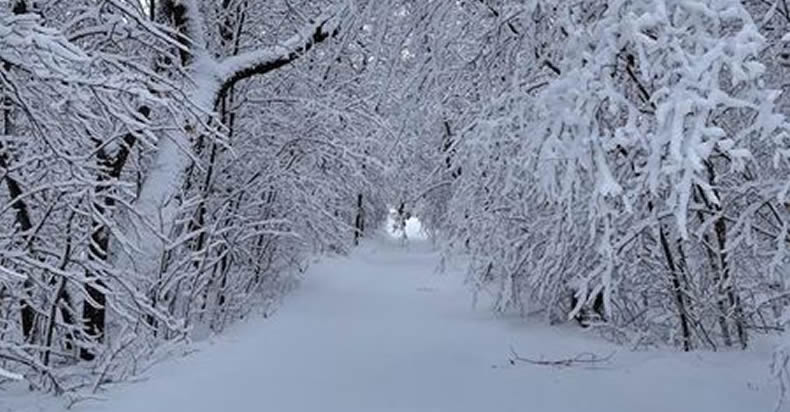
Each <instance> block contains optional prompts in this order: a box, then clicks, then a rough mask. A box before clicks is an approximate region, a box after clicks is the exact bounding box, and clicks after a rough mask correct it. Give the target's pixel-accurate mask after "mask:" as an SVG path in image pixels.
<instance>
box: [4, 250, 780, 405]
mask: <svg viewBox="0 0 790 412" xmlns="http://www.w3.org/2000/svg"><path fill="white" fill-rule="evenodd" d="M439 259H440V257H439V255H438V254H437V253H436V252H434V251H433V250H432V249H431V247H430V245H429V244H428V243H427V242H420V241H414V240H411V241H409V243H408V245H407V247H403V245H402V243H401V242H400V241H399V240H397V239H393V238H391V237H389V236H387V235H383V234H382V235H381V236H380V237H378V238H376V239H371V240H368V241H367V242H366V243H364V244H363V245H362V246H361V247H360V248H359V249H357V250H356V251H355V252H353V253H352V255H351V256H349V257H346V258H333V259H327V260H325V261H322V262H319V263H317V264H315V265H313V266H312V267H311V268H310V269H309V270H308V272H307V273H306V279H305V281H304V283H303V285H302V286H301V287H300V288H299V289H298V290H296V291H295V292H294V293H293V294H292V295H290V296H289V297H288V298H287V299H286V301H285V303H284V305H283V306H282V307H281V309H280V310H279V311H278V312H277V313H276V314H275V315H274V316H273V317H271V318H270V319H268V320H266V321H264V320H263V319H260V318H250V319H248V321H246V322H242V323H241V324H238V325H237V326H234V327H232V328H230V329H229V331H228V333H227V334H225V335H222V336H220V337H216V338H212V339H211V340H209V341H207V342H204V343H201V344H198V345H196V348H197V349H199V351H198V353H195V354H193V355H190V356H187V357H184V358H178V359H173V360H170V361H166V362H165V363H162V364H160V365H158V366H156V367H154V368H153V369H152V370H151V371H150V373H148V374H147V379H145V380H143V381H141V382H138V383H128V384H123V385H121V386H118V387H110V388H107V390H105V391H102V392H100V393H99V395H100V396H101V397H104V398H106V399H107V400H106V401H86V402H82V403H79V404H77V405H75V406H74V408H73V410H75V411H80V412H110V411H112V412H126V411H129V412H137V411H147V412H158V411H163V412H164V411H189V412H202V411H206V412H216V411H261V410H268V411H277V412H297V411H299V412H315V411H327V412H334V411H338V412H355V411H360V412H363V411H364V412H375V411H403V412H405V411H409V412H429V411H430V412H464V411H469V412H479V411H496V412H507V411H514V412H515V411H519V412H522V411H525V410H529V411H541V412H566V411H567V412H570V411H574V412H575V411H580V410H583V411H587V412H596V411H601V412H619V411H623V412H631V411H639V412H666V411H716V412H744V411H768V410H771V409H772V408H773V406H774V403H775V400H776V396H777V389H776V387H775V384H774V382H773V381H772V380H771V378H770V376H769V370H768V364H769V361H770V357H771V352H772V348H771V345H770V344H769V342H765V341H763V342H755V343H754V345H753V346H752V348H751V349H750V350H748V351H743V352H741V351H731V352H721V353H712V352H705V351H700V352H695V353H681V352H676V351H674V350H653V351H643V352H632V351H630V350H629V349H628V348H624V347H620V346H616V345H613V344H611V343H609V342H607V341H605V340H602V339H600V338H599V337H598V336H597V335H596V334H595V333H594V332H592V331H589V330H582V329H580V328H578V327H576V326H574V325H572V324H570V323H568V324H565V325H559V326H555V327H549V326H546V325H545V324H544V323H542V322H540V321H532V320H529V319H527V320H524V319H517V318H509V317H501V316H500V317H497V316H496V315H493V314H492V313H491V312H490V311H488V310H487V308H486V307H484V306H480V307H479V308H475V307H473V306H472V305H471V304H470V298H469V293H468V288H467V286H466V285H464V282H463V278H464V274H463V273H464V271H463V270H462V268H454V267H452V266H451V267H448V268H447V270H446V271H445V272H443V273H438V272H437V271H436V267H437V264H438V262H439ZM511 349H512V350H513V351H515V352H516V353H517V354H518V356H519V357H521V358H524V359H525V360H515V359H514V355H513V354H512V352H511ZM592 355H596V356H598V357H599V358H606V357H608V356H609V355H611V357H610V358H608V360H603V361H600V362H593V363H586V362H583V360H585V359H590V356H592ZM526 359H528V360H531V361H535V362H538V363H541V362H544V363H553V362H554V361H559V362H558V364H555V365H550V364H533V363H529V362H528V361H526ZM574 359H575V360H578V361H580V362H574V361H573V360H574ZM562 361H569V362H562ZM20 389H21V388H13V387H12V388H10V389H6V390H5V392H3V393H2V394H0V411H2V412H10V411H14V412H33V411H35V412H55V411H60V410H62V409H63V406H62V400H59V399H54V398H41V397H40V395H39V397H35V398H34V397H31V395H30V394H29V393H24V391H21V390H20Z"/></svg>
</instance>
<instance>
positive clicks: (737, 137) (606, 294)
mask: <svg viewBox="0 0 790 412" xmlns="http://www.w3.org/2000/svg"><path fill="white" fill-rule="evenodd" d="M0 5H1V6H2V10H1V11H0V65H1V66H0V98H1V99H2V100H1V101H2V105H1V106H0V111H2V115H1V116H0V126H2V128H0V183H2V186H1V187H2V189H0V228H2V230H0V379H14V380H18V379H25V380H26V381H28V382H29V383H30V384H31V385H33V386H35V387H39V388H43V389H51V390H55V391H63V390H73V389H85V388H87V389H89V390H90V389H95V388H97V387H98V386H99V385H100V384H101V383H103V382H105V381H110V380H114V379H119V378H122V377H124V376H126V375H128V374H129V373H134V372H136V371H137V370H139V368H143V367H145V366H146V365H147V364H148V363H149V362H150V361H152V360H154V359H156V358H157V357H158V356H159V355H160V354H161V353H162V352H163V351H166V350H167V349H168V348H171V347H172V345H171V343H175V342H179V341H181V340H182V339H184V338H190V337H196V336H201V335H204V334H206V333H210V332H216V331H220V330H222V328H223V327H224V326H225V325H226V324H227V322H228V321H230V320H232V319H234V318H238V317H240V316H244V315H245V314H246V313H248V312H249V311H250V310H252V309H253V308H264V310H266V308H268V307H269V305H271V304H272V303H275V302H276V301H277V299H278V298H279V297H281V296H282V295H283V293H284V292H286V291H287V290H288V288H290V287H291V286H292V284H293V282H294V280H295V279H296V278H295V277H294V275H295V274H298V273H299V272H300V271H302V270H303V269H304V267H305V265H306V262H308V261H309V259H308V258H309V257H310V256H312V255H314V254H316V253H322V252H344V251H346V250H347V249H348V248H350V247H352V246H353V245H354V244H356V243H357V242H358V240H359V237H360V236H362V235H363V234H364V233H365V230H366V228H371V227H374V228H375V227H377V226H378V225H380V224H381V222H382V221H383V218H384V215H385V213H386V212H387V210H388V207H394V208H396V209H398V210H400V211H402V212H405V211H412V212H414V213H416V214H418V215H419V216H420V217H421V219H422V220H423V222H424V223H425V224H426V226H427V227H428V230H429V231H431V233H432V234H433V235H434V237H435V238H436V239H437V240H438V241H439V242H440V243H441V244H443V245H445V246H446V250H447V252H448V254H450V255H459V254H460V255H463V256H465V257H467V258H468V261H469V262H470V264H469V280H470V283H471V284H472V285H473V288H474V290H475V292H476V293H491V294H493V295H494V296H495V307H494V309H495V310H497V311H513V310H515V311H518V312H520V313H521V314H523V315H525V316H526V315H531V314H542V315H544V316H545V317H546V319H547V320H548V321H550V322H559V321H566V320H568V319H572V318H577V319H579V320H580V321H581V322H582V323H583V324H584V325H585V326H594V327H595V328H597V329H598V330H600V331H601V332H603V333H605V334H606V335H607V336H609V337H611V338H613V339H616V340H618V341H620V342H623V343H628V344H629V345H633V346H635V347H642V346H644V345H648V346H649V345H659V344H671V345H676V346H678V347H680V348H683V349H685V350H693V349H720V348H727V347H737V348H747V347H748V346H749V344H750V341H751V338H752V336H753V335H754V334H762V333H775V332H779V331H783V330H784V328H785V327H786V323H787V313H788V312H787V309H786V306H787V305H786V303H787V296H788V286H787V283H786V279H787V271H788V263H790V262H788V256H787V253H786V250H787V246H788V242H790V238H789V237H788V232H789V231H790V222H789V221H788V219H790V208H789V207H788V203H787V199H786V197H787V196H786V195H787V191H788V188H790V179H789V178H790V163H788V160H790V159H788V157H789V156H790V148H788V144H790V139H789V138H788V136H787V134H786V132H787V121H786V118H785V114H786V111H787V102H788V96H787V93H786V92H785V89H786V87H785V85H784V80H783V79H784V78H785V77H786V75H787V73H786V71H787V70H788V69H787V68H786V67H787V66H788V64H790V48H788V47H785V40H788V39H783V37H784V36H785V33H786V32H787V29H788V25H789V24H790V11H789V10H788V6H787V4H786V3H785V1H784V0H768V1H766V0H754V1H752V0H580V1H560V0H541V1H533V2H523V1H515V0H468V1H426V2H412V1H405V0H393V1H386V2H383V1H364V0H355V1H346V2H332V1H317V2H316V1H309V0H304V1H302V0H298V1H294V0H291V1H285V0H269V1H262V0H222V1H203V0H159V1H136V0H78V1H73V0H70V1H65V0H60V1H58V0H49V1H35V2H34V1H31V0H13V1H10V2H9V1H6V2H0ZM782 353H783V352H779V354H780V355H781V354H782ZM777 359H778V360H779V362H778V363H777V364H778V365H782V364H783V363H782V362H785V363H784V364H786V358H783V357H782V356H779V357H778V358H777ZM781 370H782V369H781V368H779V369H777V373H781Z"/></svg>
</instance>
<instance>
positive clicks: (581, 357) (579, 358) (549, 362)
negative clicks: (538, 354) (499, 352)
mask: <svg viewBox="0 0 790 412" xmlns="http://www.w3.org/2000/svg"><path fill="white" fill-rule="evenodd" d="M510 354H511V358H510V364H511V365H515V364H516V361H518V362H524V363H529V364H531V365H542V366H557V367H570V366H574V365H576V364H594V363H602V362H608V361H609V360H611V359H612V357H613V356H614V352H612V353H610V354H609V355H607V356H603V357H602V356H598V355H597V354H595V353H592V352H583V353H580V354H578V355H576V356H574V357H573V358H567V359H530V358H525V357H523V356H520V355H519V354H518V353H517V352H516V350H515V349H513V347H512V346H511V347H510Z"/></svg>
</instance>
